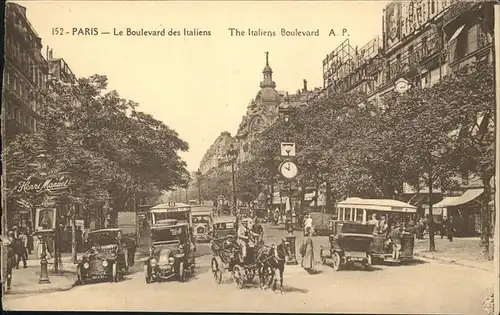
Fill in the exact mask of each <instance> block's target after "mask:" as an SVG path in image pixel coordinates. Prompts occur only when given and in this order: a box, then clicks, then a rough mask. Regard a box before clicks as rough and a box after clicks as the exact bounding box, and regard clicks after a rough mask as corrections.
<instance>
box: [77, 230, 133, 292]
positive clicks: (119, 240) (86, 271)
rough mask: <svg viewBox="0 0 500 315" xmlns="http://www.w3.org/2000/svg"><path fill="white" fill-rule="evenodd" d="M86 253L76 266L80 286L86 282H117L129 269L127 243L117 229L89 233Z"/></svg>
mask: <svg viewBox="0 0 500 315" xmlns="http://www.w3.org/2000/svg"><path fill="white" fill-rule="evenodd" d="M85 246H86V251H85V253H84V255H83V258H82V261H81V262H80V263H79V264H78V266H77V277H78V281H79V282H80V284H84V283H85V282H86V281H87V280H106V279H107V280H110V281H112V282H117V281H118V280H119V279H121V278H123V275H124V274H125V273H126V272H127V271H128V268H129V253H128V249H127V243H126V242H125V238H124V237H123V235H122V231H121V229H119V228H115V229H104V230H97V231H93V232H90V233H89V234H88V239H87V240H86V244H85Z"/></svg>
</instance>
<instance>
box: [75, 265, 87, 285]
mask: <svg viewBox="0 0 500 315" xmlns="http://www.w3.org/2000/svg"><path fill="white" fill-rule="evenodd" d="M76 277H77V279H78V283H79V284H85V280H84V279H83V271H82V267H79V268H78V269H77V270H76Z"/></svg>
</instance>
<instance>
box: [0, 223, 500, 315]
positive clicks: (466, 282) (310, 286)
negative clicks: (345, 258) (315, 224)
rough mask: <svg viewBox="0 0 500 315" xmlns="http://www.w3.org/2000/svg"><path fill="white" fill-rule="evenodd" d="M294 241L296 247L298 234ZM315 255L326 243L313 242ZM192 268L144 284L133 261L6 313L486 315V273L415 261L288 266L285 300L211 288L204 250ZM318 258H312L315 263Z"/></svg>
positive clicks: (12, 303) (15, 299)
mask: <svg viewBox="0 0 500 315" xmlns="http://www.w3.org/2000/svg"><path fill="white" fill-rule="evenodd" d="M265 230H266V235H267V236H268V238H267V241H266V243H268V244H270V243H272V242H275V241H276V240H279V238H280V236H281V235H284V230H283V229H282V227H274V226H266V227H265ZM297 235H298V238H299V239H298V243H299V242H300V241H301V240H300V235H299V233H297ZM314 240H315V246H316V248H315V251H316V252H318V251H319V246H320V244H326V241H327V238H326V237H316V238H315V239H314ZM197 252H198V255H200V256H199V257H198V259H197V263H198V268H197V271H196V275H195V277H194V278H191V279H189V280H188V281H187V282H186V283H179V282H176V281H173V282H164V283H152V284H146V282H145V280H144V275H143V273H142V264H141V263H140V262H139V263H138V264H137V265H136V266H135V268H134V272H133V273H132V274H130V275H128V276H127V277H126V279H125V280H124V281H122V282H119V283H96V284H87V285H84V286H77V287H75V288H74V289H72V290H70V291H65V292H57V293H49V294H40V295H31V296H7V297H5V299H4V306H5V308H6V309H7V310H124V309H126V310H129V311H169V312H182V311H195V312H201V311H211V312H259V311H260V312H343V313H345V312H355V313H360V312H369V313H384V312H395V313H420V314H422V313H450V314H485V312H484V310H483V309H482V306H481V305H482V302H483V300H484V299H485V297H486V295H487V293H488V292H491V291H490V290H491V288H490V286H491V283H492V281H491V279H492V274H491V273H488V272H486V271H481V270H477V269H473V268H467V267H461V266H454V265H449V264H441V263H438V262H430V261H425V262H424V261H420V260H417V261H416V262H415V263H413V264H410V265H403V266H378V265H377V266H374V270H373V271H364V270H362V269H361V268H360V269H357V270H356V269H353V270H341V271H338V272H334V271H333V270H332V269H331V268H330V267H328V266H323V265H320V264H318V265H317V268H318V273H316V274H313V275H311V274H309V273H307V272H306V271H304V270H303V269H301V268H300V266H287V267H286V269H285V275H284V284H285V294H284V295H281V294H280V293H279V292H278V291H277V292H272V291H261V290H260V288H259V287H258V281H257V280H255V281H254V283H253V285H249V286H247V287H245V288H244V289H242V290H239V289H237V288H236V286H235V285H234V284H233V282H232V280H230V279H228V278H225V279H226V280H225V281H224V283H223V284H219V285H218V284H216V283H215V282H214V280H213V278H212V275H211V273H210V270H209V264H210V258H211V255H210V249H209V248H208V245H207V244H200V245H198V250H197ZM317 259H318V255H316V260H317Z"/></svg>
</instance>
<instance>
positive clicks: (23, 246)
mask: <svg viewBox="0 0 500 315" xmlns="http://www.w3.org/2000/svg"><path fill="white" fill-rule="evenodd" d="M19 241H20V245H19V252H20V254H21V260H22V261H23V267H24V268H28V263H27V260H28V236H27V235H26V233H25V231H24V230H21V231H19ZM19 261H20V260H19V259H18V260H17V265H16V269H17V268H18V267H19Z"/></svg>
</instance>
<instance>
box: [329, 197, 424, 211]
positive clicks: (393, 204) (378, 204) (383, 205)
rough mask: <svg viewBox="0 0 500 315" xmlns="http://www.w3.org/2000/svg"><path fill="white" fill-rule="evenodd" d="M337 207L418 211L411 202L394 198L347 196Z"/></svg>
mask: <svg viewBox="0 0 500 315" xmlns="http://www.w3.org/2000/svg"><path fill="white" fill-rule="evenodd" d="M337 208H355V209H365V210H376V211H387V212H410V213H415V212H417V207H415V206H412V205H410V204H409V203H406V202H402V201H399V200H394V199H362V198H357V197H354V198H347V199H346V200H344V201H341V202H339V203H337Z"/></svg>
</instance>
